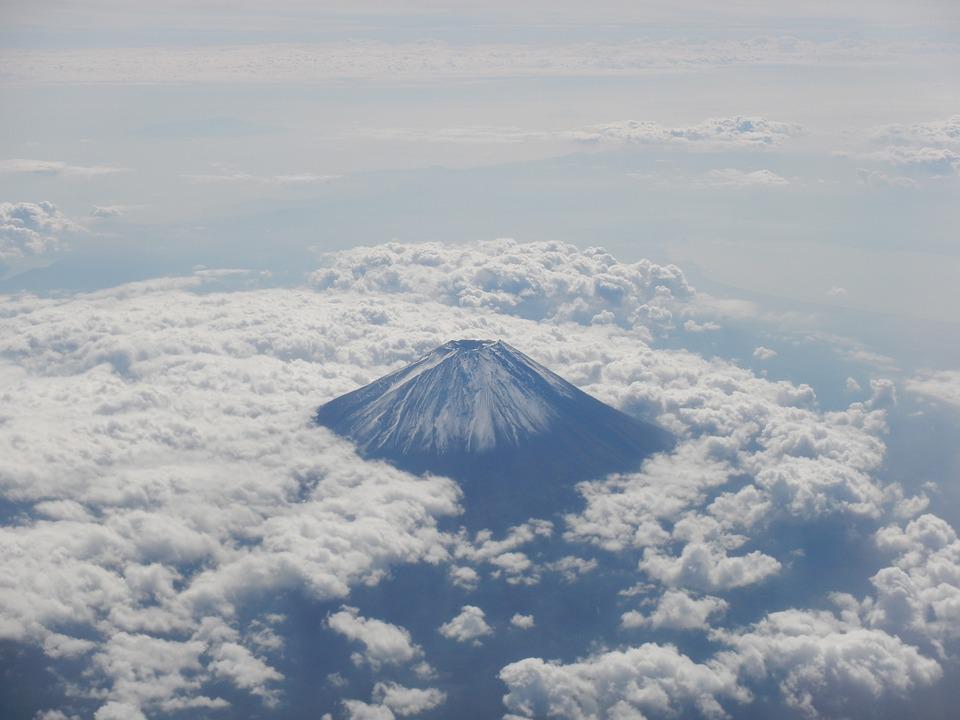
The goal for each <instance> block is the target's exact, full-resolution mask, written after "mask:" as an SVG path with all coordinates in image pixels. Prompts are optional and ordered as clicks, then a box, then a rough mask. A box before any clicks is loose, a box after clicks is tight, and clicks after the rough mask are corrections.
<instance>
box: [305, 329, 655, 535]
mask: <svg viewBox="0 0 960 720" xmlns="http://www.w3.org/2000/svg"><path fill="white" fill-rule="evenodd" d="M315 419H316V422H317V423H318V424H320V425H323V426H325V427H328V428H330V429H331V430H333V431H334V432H335V433H337V434H338V435H341V436H343V437H346V438H349V439H350V440H352V441H353V442H354V443H355V444H356V446H357V450H358V452H359V453H360V454H361V455H363V456H364V457H367V458H376V459H382V460H385V461H387V462H389V463H391V464H392V465H394V466H396V467H398V468H401V469H403V470H407V471H409V472H413V473H424V472H430V473H434V474H439V475H445V476H447V477H451V478H454V479H455V480H458V481H459V482H460V484H461V486H462V487H463V489H464V492H465V496H466V498H465V503H464V504H465V508H466V511H465V512H466V514H465V518H466V519H467V520H468V524H473V523H472V522H469V521H470V520H477V521H478V522H479V523H481V524H483V523H486V524H487V525H488V526H490V525H503V524H505V523H509V522H519V521H522V520H524V519H526V518H528V517H531V516H536V517H544V516H545V515H549V514H552V513H555V512H558V511H560V510H564V509H569V510H574V509H575V507H576V505H577V502H578V498H577V493H576V490H575V484H576V483H577V482H578V481H581V480H586V479H591V478H597V477H602V476H603V475H606V474H608V473H611V472H620V471H630V470H635V469H637V468H638V467H639V466H640V464H641V463H642V461H643V459H644V458H646V457H648V456H650V455H651V454H653V453H655V452H658V451H660V450H665V449H667V448H669V447H670V446H671V445H672V439H671V436H670V435H669V434H668V433H667V432H666V431H664V430H663V429H661V428H659V427H657V426H656V425H653V424H650V423H647V422H643V421H641V420H639V419H637V418H634V417H631V416H630V415H627V414H626V413H623V412H621V411H620V410H617V409H615V408H613V407H611V406H609V405H607V404H605V403H603V402H601V401H599V400H597V399H596V398H594V397H592V396H591V395H588V394H587V393H585V392H583V391H582V390H580V389H578V388H577V387H576V386H574V385H572V384H571V383H569V382H567V381H566V380H564V379H563V378H561V377H560V376H559V375H556V374H555V373H553V372H551V371H550V370H548V369H547V368H545V367H544V366H543V365H540V364H539V363H537V362H535V361H533V360H531V359H530V358H529V357H527V356H526V355H524V354H523V353H521V352H519V351H518V350H516V349H514V348H513V347H511V346H510V345H508V344H506V343H505V342H502V341H499V340H497V341H492V340H456V341H453V342H448V343H446V344H445V345H441V346H440V347H438V348H436V349H435V350H433V351H431V352H429V353H427V354H426V355H424V356H423V357H422V358H420V359H419V360H417V361H416V362H414V363H413V364H411V365H408V366H407V367H405V368H402V369H400V370H397V371H395V372H393V373H390V374H389V375H385V376H384V377H382V378H380V379H379V380H375V381H374V382H372V383H370V384H369V385H365V386H363V387H361V388H359V389H357V390H354V391H352V392H349V393H347V394H346V395H342V396H340V397H338V398H336V399H334V400H331V401H330V402H328V403H326V404H325V405H323V406H321V407H320V408H319V409H318V410H317V413H316V416H315Z"/></svg>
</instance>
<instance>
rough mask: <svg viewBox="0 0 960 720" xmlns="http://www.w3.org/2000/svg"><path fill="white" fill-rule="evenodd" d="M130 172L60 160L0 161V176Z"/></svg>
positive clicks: (17, 159)
mask: <svg viewBox="0 0 960 720" xmlns="http://www.w3.org/2000/svg"><path fill="white" fill-rule="evenodd" d="M126 172H131V171H130V168H125V167H121V166H120V165H71V164H70V163H67V162H63V161H61V160H28V159H25V158H13V159H11V160H0V174H9V175H52V176H56V177H67V178H75V177H88V178H89V177H99V176H101V175H114V174H116V173H126Z"/></svg>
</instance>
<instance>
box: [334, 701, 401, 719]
mask: <svg viewBox="0 0 960 720" xmlns="http://www.w3.org/2000/svg"><path fill="white" fill-rule="evenodd" d="M343 708H344V710H346V711H347V720H394V717H396V716H395V715H394V714H393V711H392V710H390V708H388V707H387V706H385V705H371V704H369V703H365V702H363V701H362V700H344V701H343Z"/></svg>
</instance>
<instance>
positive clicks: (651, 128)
mask: <svg viewBox="0 0 960 720" xmlns="http://www.w3.org/2000/svg"><path fill="white" fill-rule="evenodd" d="M800 132H801V131H800V127H799V126H797V125H791V124H789V123H784V122H779V121H776V120H768V119H767V118H762V117H747V116H743V115H736V116H734V117H727V118H710V119H708V120H704V121H703V122H702V123H699V124H698V125H689V126H679V127H664V126H663V125H659V124H657V123H655V122H650V121H639V120H624V121H621V122H615V123H607V124H604V125H595V126H592V127H590V128H586V129H584V130H582V131H580V132H579V133H577V134H576V135H575V137H576V139H578V140H581V141H584V142H601V141H611V140H617V141H624V142H629V143H639V144H657V145H660V144H668V145H684V146H696V145H701V144H702V145H705V146H715V147H729V146H733V147H743V148H757V147H771V146H775V145H778V144H780V143H781V142H783V141H784V140H786V139H787V138H790V137H794V136H796V135H799V134H800ZM716 172H718V173H720V175H719V177H720V178H721V179H723V178H724V177H725V176H727V177H726V179H727V181H729V175H730V173H731V172H732V173H733V174H735V175H736V174H737V173H738V171H736V170H732V171H731V170H730V169H727V170H720V171H716ZM757 172H758V173H760V174H759V175H755V176H753V179H758V178H759V179H761V182H766V183H767V184H769V181H770V179H771V177H777V176H775V175H773V173H768V172H767V171H764V170H760V171H757ZM739 179H740V180H741V181H742V180H743V174H740V175H739ZM781 180H782V178H781Z"/></svg>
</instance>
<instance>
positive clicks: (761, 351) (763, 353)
mask: <svg viewBox="0 0 960 720" xmlns="http://www.w3.org/2000/svg"><path fill="white" fill-rule="evenodd" d="M776 356H777V351H776V350H771V349H770V348H768V347H764V346H763V345H758V346H757V347H755V348H754V349H753V357H755V358H756V359H757V360H772V359H773V358H775V357H776Z"/></svg>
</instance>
